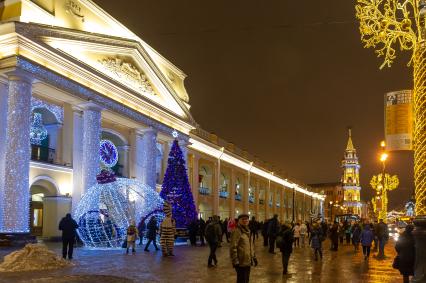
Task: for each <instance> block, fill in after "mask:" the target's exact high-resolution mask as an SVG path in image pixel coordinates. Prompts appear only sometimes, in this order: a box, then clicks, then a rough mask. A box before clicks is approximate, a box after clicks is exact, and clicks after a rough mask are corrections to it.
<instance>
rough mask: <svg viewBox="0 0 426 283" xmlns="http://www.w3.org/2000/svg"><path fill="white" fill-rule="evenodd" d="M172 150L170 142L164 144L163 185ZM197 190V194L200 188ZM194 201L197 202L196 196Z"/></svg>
mask: <svg viewBox="0 0 426 283" xmlns="http://www.w3.org/2000/svg"><path fill="white" fill-rule="evenodd" d="M170 148H171V145H170V142H165V143H164V144H163V166H162V170H161V183H163V180H164V175H165V174H166V170H167V165H168V160H169V153H170ZM197 162H198V159H197ZM197 166H198V164H197ZM197 174H198V169H197ZM197 178H198V177H197ZM197 182H198V181H197ZM196 189H197V192H198V187H197V188H196ZM197 196H198V195H197ZM194 200H195V195H194Z"/></svg>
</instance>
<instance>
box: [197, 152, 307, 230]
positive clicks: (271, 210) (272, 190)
mask: <svg viewBox="0 0 426 283" xmlns="http://www.w3.org/2000/svg"><path fill="white" fill-rule="evenodd" d="M191 159H192V160H191V163H192V186H193V187H192V193H193V196H194V201H195V203H196V204H198V203H199V202H198V199H199V191H198V189H199V185H200V184H199V161H200V156H199V155H198V154H196V153H193V154H191ZM214 167H215V170H214V182H213V186H212V194H211V195H212V208H213V209H212V210H213V215H219V212H220V211H219V200H220V197H219V191H220V172H221V161H220V159H218V160H217V162H216V163H215V164H214ZM251 178H252V176H251V174H250V172H249V171H248V172H247V175H246V177H245V183H246V186H245V190H244V194H243V198H242V206H243V211H242V212H243V213H248V212H249V203H250V202H249V187H250V182H251ZM267 182H268V183H267V188H265V200H264V201H265V203H264V205H265V217H266V218H268V217H269V215H270V214H271V215H273V214H278V215H279V216H280V217H281V219H285V218H287V219H291V218H293V211H292V210H293V206H294V205H295V204H296V203H300V201H295V202H294V204H293V196H292V197H291V199H290V202H291V208H290V211H289V205H287V206H286V207H285V206H284V199H285V196H286V193H285V192H286V190H287V191H291V192H292V189H283V188H282V187H273V186H272V184H271V181H270V180H268V181H267ZM235 183H236V171H235V170H234V169H233V168H231V178H230V184H229V185H230V188H231V191H230V194H229V197H230V201H229V207H230V215H229V217H233V216H234V213H235V197H234V190H235ZM254 194H255V195H254V197H255V203H254V215H255V216H259V213H260V204H259V195H260V181H259V179H258V178H256V189H255V191H254ZM277 194H279V199H280V207H277V206H276V204H277ZM299 194H300V193H299ZM270 196H272V206H269V200H270ZM294 198H296V199H297V198H298V196H297V192H296V193H295V195H294ZM287 201H288V200H287ZM307 202H309V203H307ZM311 204H312V205H311ZM313 205H315V203H314V202H311V197H309V196H305V195H303V202H302V207H301V209H302V214H301V215H300V217H301V220H307V212H306V211H307V209H309V210H313ZM298 210H299V207H297V208H294V218H295V220H296V221H297V220H299V219H298V218H300V217H299V215H298V214H299V213H298ZM289 215H291V217H289Z"/></svg>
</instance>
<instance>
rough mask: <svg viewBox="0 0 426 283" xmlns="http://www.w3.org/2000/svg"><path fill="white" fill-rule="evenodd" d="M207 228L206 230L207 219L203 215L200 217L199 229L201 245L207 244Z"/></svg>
mask: <svg viewBox="0 0 426 283" xmlns="http://www.w3.org/2000/svg"><path fill="white" fill-rule="evenodd" d="M205 230H206V221H204V219H203V218H202V217H200V221H199V229H198V231H200V241H201V246H204V245H205V243H204V231H205Z"/></svg>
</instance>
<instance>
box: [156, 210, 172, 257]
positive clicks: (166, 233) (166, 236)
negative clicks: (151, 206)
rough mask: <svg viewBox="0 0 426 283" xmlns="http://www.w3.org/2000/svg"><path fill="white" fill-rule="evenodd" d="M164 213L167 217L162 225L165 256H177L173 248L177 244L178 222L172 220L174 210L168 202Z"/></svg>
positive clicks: (162, 248) (161, 240)
mask: <svg viewBox="0 0 426 283" xmlns="http://www.w3.org/2000/svg"><path fill="white" fill-rule="evenodd" d="M163 210H164V213H165V214H166V217H165V218H164V219H163V222H161V225H160V244H161V251H162V252H163V256H164V257H166V256H175V255H174V254H173V248H174V244H175V235H176V222H175V220H174V219H173V218H172V208H171V207H170V204H169V203H168V202H165V203H164V205H163Z"/></svg>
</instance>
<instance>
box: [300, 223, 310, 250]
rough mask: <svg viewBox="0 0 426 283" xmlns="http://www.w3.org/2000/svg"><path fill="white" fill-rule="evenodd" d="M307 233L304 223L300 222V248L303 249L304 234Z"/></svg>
mask: <svg viewBox="0 0 426 283" xmlns="http://www.w3.org/2000/svg"><path fill="white" fill-rule="evenodd" d="M307 232H308V227H307V226H306V224H305V223H303V222H302V224H301V225H300V241H301V242H302V247H303V248H304V247H305V238H306V234H307Z"/></svg>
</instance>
